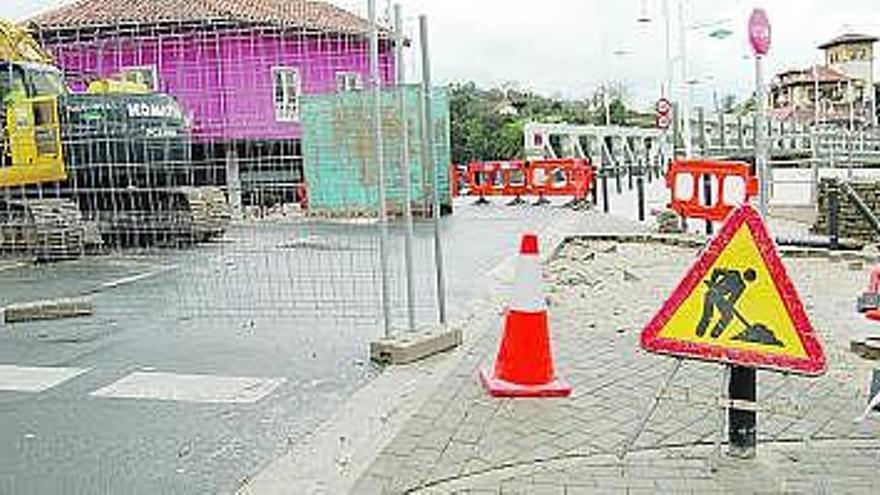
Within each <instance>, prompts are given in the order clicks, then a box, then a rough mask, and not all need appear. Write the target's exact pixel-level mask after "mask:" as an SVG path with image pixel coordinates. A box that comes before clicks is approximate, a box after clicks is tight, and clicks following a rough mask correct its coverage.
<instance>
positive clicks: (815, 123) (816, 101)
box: [813, 65, 819, 127]
mask: <svg viewBox="0 0 880 495" xmlns="http://www.w3.org/2000/svg"><path fill="white" fill-rule="evenodd" d="M818 125H819V66H818V65H813V127H816V126H818Z"/></svg>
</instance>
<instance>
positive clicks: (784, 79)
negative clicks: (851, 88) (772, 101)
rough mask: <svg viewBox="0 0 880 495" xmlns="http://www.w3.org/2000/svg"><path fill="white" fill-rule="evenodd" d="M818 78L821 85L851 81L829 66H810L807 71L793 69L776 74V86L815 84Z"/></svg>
mask: <svg viewBox="0 0 880 495" xmlns="http://www.w3.org/2000/svg"><path fill="white" fill-rule="evenodd" d="M814 70H815V71H816V74H815V76H818V80H819V82H820V83H836V82H845V81H848V80H850V77H848V76H847V75H846V74H844V73H843V72H840V71H838V70H836V69H832V68H831V67H828V66H827V65H816V66H810V67H808V68H806V69H792V70H787V71H784V72H780V73H778V74H776V78H775V79H776V85H778V86H797V85H800V84H815V82H816V78H815V76H814V74H813V71H814Z"/></svg>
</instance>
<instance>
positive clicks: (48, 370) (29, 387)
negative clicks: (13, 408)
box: [0, 364, 89, 392]
mask: <svg viewBox="0 0 880 495" xmlns="http://www.w3.org/2000/svg"><path fill="white" fill-rule="evenodd" d="M87 371H89V368H61V367H53V366H17V365H11V364H2V365H0V391H11V392H42V391H44V390H48V389H50V388H52V387H55V386H57V385H60V384H62V383H64V382H66V381H68V380H71V379H73V378H76V377H77V376H79V375H81V374H83V373H85V372H87Z"/></svg>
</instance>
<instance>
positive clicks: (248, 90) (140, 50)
mask: <svg viewBox="0 0 880 495" xmlns="http://www.w3.org/2000/svg"><path fill="white" fill-rule="evenodd" d="M143 32H144V31H143V28H141V31H140V32H139V33H137V34H133V35H129V36H126V35H125V34H123V33H119V34H117V35H116V36H114V37H113V38H100V39H88V38H87V37H85V36H82V37H80V38H79V40H78V41H73V42H71V41H70V39H66V40H64V42H59V43H53V40H52V39H51V38H49V39H43V43H44V44H45V45H46V46H47V47H48V48H49V49H50V50H51V51H52V52H53V54H54V55H55V59H56V61H57V63H58V65H59V66H60V67H61V68H62V69H63V70H64V71H65V73H66V74H67V76H68V78H69V80H70V81H71V86H72V87H73V89H74V90H81V89H82V88H83V87H84V83H83V81H88V80H93V79H96V78H103V77H111V76H114V75H116V74H119V72H120V71H121V70H123V69H131V68H142V67H143V68H147V70H151V69H150V68H152V67H155V73H156V76H157V78H158V88H157V89H158V90H159V91H162V92H165V93H168V94H171V95H172V96H174V97H176V98H177V100H178V101H179V102H180V103H181V105H182V106H183V108H184V111H185V113H186V115H187V116H188V117H189V118H190V120H191V124H192V128H193V134H194V136H196V137H197V138H199V139H200V140H204V141H209V140H264V139H265V140H273V139H298V138H299V137H300V135H301V128H300V124H299V122H297V121H292V122H291V121H281V120H279V119H278V118H276V117H277V116H276V108H275V92H274V91H275V89H276V88H275V87H274V77H273V68H276V67H283V68H286V69H289V68H293V69H296V70H297V72H298V74H299V79H300V81H301V82H300V87H301V94H311V93H327V92H335V91H337V77H338V76H339V75H340V74H342V73H348V74H352V73H356V74H359V76H355V77H359V79H360V81H361V83H362V85H364V86H366V85H367V84H368V81H369V79H368V75H369V43H368V41H367V40H366V39H365V38H364V37H363V36H360V37H356V36H352V35H344V34H327V33H308V34H306V33H305V32H296V33H293V34H290V33H285V34H281V33H280V32H279V31H277V30H270V29H256V28H255V29H224V30H214V31H209V32H203V31H198V32H196V31H191V32H187V33H179V34H162V35H145V34H140V33H143ZM380 68H381V70H382V79H383V84H386V85H387V84H393V78H394V73H395V65H394V58H393V50H392V46H391V44H390V43H387V42H385V41H383V42H382V43H381V45H380ZM349 77H352V76H349Z"/></svg>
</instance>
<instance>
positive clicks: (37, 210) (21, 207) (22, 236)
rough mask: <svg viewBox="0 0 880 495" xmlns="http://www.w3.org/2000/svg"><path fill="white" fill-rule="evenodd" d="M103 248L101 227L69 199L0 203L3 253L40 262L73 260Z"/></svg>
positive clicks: (2, 201) (1, 246)
mask: <svg viewBox="0 0 880 495" xmlns="http://www.w3.org/2000/svg"><path fill="white" fill-rule="evenodd" d="M100 247H101V236H100V234H99V233H98V230H97V226H96V225H94V224H92V223H88V222H85V221H83V219H82V215H81V213H80V211H79V208H78V207H77V205H76V203H74V202H72V201H70V200H66V199H24V200H0V252H2V253H7V254H10V255H13V256H21V257H28V258H34V259H37V260H39V261H57V260H63V259H71V258H77V257H80V256H82V255H83V254H86V253H90V252H94V251H96V250H98V249H100Z"/></svg>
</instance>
